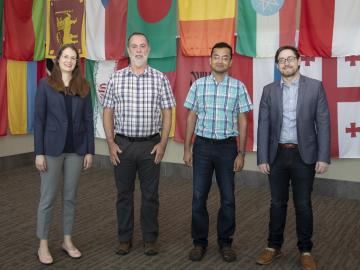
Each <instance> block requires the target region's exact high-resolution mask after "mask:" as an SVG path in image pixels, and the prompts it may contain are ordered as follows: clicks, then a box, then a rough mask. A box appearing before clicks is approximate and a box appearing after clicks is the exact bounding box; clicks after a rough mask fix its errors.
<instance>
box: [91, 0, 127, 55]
mask: <svg viewBox="0 0 360 270" xmlns="http://www.w3.org/2000/svg"><path fill="white" fill-rule="evenodd" d="M85 5H86V50H87V56H86V58H87V59H92V60H118V59H121V58H123V57H124V56H125V45H126V40H125V38H126V15H127V1H125V0H122V1H118V0H91V1H86V2H85Z"/></svg>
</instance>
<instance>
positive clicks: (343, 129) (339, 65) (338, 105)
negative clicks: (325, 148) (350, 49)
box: [300, 56, 360, 158]
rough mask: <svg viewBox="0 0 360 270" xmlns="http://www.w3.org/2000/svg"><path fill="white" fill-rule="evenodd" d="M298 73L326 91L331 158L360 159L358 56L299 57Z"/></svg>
mask: <svg viewBox="0 0 360 270" xmlns="http://www.w3.org/2000/svg"><path fill="white" fill-rule="evenodd" d="M300 72H301V74H303V75H305V76H308V77H311V78H314V79H318V80H320V81H322V82H323V85H324V87H325V91H326V96H327V100H328V104H329V110H330V121H331V124H330V126H331V156H332V157H340V158H360V56H346V57H338V58H321V57H301V69H300Z"/></svg>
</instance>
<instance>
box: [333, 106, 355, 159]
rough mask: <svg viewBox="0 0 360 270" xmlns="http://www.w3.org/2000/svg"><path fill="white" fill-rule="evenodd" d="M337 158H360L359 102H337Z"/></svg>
mask: <svg viewBox="0 0 360 270" xmlns="http://www.w3.org/2000/svg"><path fill="white" fill-rule="evenodd" d="M337 111H338V135H339V157H340V158H360V102H338V104H337Z"/></svg>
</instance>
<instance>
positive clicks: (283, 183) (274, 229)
mask: <svg viewBox="0 0 360 270" xmlns="http://www.w3.org/2000/svg"><path fill="white" fill-rule="evenodd" d="M314 176H315V164H305V163H304V162H303V161H302V159H301V157H300V153H299V151H298V149H297V148H296V149H280V148H279V149H278V153H277V157H276V159H275V161H274V163H273V164H271V166H270V175H269V180H270V190H271V207H270V223H269V238H268V246H269V247H271V248H276V249H280V248H281V246H282V244H283V242H284V228H285V222H286V211H287V202H288V200H289V183H290V179H291V189H292V193H293V201H294V206H295V213H296V233H297V238H298V242H297V246H298V249H299V250H300V252H306V251H311V248H312V245H313V244H312V242H311V237H312V234H313V212H312V206H311V192H312V190H313V183H314Z"/></svg>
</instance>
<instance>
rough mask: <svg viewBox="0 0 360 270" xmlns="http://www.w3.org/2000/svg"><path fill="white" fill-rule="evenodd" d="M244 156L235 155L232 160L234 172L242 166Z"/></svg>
mask: <svg viewBox="0 0 360 270" xmlns="http://www.w3.org/2000/svg"><path fill="white" fill-rule="evenodd" d="M244 163H245V157H244V156H242V155H237V156H236V158H235V161H234V172H240V171H241V170H242V169H243V168H244Z"/></svg>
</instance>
